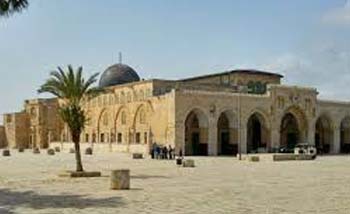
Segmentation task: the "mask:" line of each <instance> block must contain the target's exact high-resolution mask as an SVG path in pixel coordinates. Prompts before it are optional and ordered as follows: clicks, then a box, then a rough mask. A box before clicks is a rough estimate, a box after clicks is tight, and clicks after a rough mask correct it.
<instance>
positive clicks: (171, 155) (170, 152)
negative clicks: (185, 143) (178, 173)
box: [168, 145, 173, 160]
mask: <svg viewBox="0 0 350 214" xmlns="http://www.w3.org/2000/svg"><path fill="white" fill-rule="evenodd" d="M168 151H169V159H170V160H172V159H173V148H172V147H171V145H169V149H168Z"/></svg>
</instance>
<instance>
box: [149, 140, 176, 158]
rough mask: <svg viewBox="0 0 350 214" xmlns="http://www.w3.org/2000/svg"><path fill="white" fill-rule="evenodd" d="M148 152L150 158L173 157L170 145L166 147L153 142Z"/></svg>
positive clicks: (173, 153)
mask: <svg viewBox="0 0 350 214" xmlns="http://www.w3.org/2000/svg"><path fill="white" fill-rule="evenodd" d="M150 152H151V157H152V159H168V160H172V159H175V152H174V149H173V148H172V147H171V146H170V145H169V146H168V147H167V146H162V145H158V144H157V143H153V144H152V148H151V151H150Z"/></svg>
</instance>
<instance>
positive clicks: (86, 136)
mask: <svg viewBox="0 0 350 214" xmlns="http://www.w3.org/2000/svg"><path fill="white" fill-rule="evenodd" d="M85 142H86V143H88V142H89V134H85Z"/></svg>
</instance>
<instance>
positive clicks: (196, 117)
mask: <svg viewBox="0 0 350 214" xmlns="http://www.w3.org/2000/svg"><path fill="white" fill-rule="evenodd" d="M185 155H208V118H207V117H206V115H205V114H204V113H203V112H202V111H201V110H199V109H194V110H192V111H191V112H190V113H189V114H188V115H187V117H186V121H185Z"/></svg>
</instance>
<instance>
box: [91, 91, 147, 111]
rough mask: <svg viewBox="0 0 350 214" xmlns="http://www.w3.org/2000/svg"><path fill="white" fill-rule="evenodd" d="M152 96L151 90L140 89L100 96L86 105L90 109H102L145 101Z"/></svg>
mask: <svg viewBox="0 0 350 214" xmlns="http://www.w3.org/2000/svg"><path fill="white" fill-rule="evenodd" d="M151 95H152V94H151V89H145V90H144V89H140V90H132V91H126V92H124V91H121V92H118V93H117V92H116V93H113V94H103V95H100V96H98V97H96V98H94V99H92V100H90V101H88V102H87V103H86V104H87V106H88V107H97V106H98V107H102V106H108V105H115V104H124V103H127V102H132V101H143V100H145V99H146V98H147V97H150V96H151Z"/></svg>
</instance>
